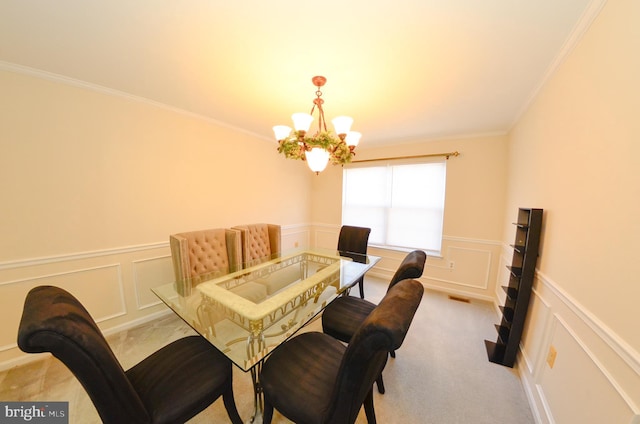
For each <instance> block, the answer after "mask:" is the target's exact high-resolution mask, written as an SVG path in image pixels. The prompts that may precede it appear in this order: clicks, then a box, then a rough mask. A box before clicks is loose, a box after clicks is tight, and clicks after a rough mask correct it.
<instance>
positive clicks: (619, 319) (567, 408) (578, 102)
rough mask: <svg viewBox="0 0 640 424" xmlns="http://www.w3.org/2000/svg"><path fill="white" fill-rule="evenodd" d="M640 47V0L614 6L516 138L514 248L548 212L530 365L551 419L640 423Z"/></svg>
mask: <svg viewBox="0 0 640 424" xmlns="http://www.w3.org/2000/svg"><path fill="white" fill-rule="evenodd" d="M638 52H640V2H637V1H635V0H616V1H608V2H607V3H606V5H605V6H604V8H603V9H602V10H601V12H600V14H599V16H598V17H597V18H596V20H595V21H594V22H593V24H592V25H591V27H590V28H589V29H588V31H587V32H586V33H585V35H584V37H583V38H582V39H581V41H580V42H579V43H578V45H577V46H576V47H575V48H574V50H573V51H572V52H571V54H570V55H569V56H568V57H567V58H566V60H565V61H564V63H563V64H561V65H560V67H559V68H558V70H557V71H556V72H555V74H554V75H553V77H552V78H551V79H550V80H549V81H548V82H547V84H546V85H545V86H544V87H543V89H542V91H541V92H540V94H539V96H538V97H537V99H536V101H535V102H534V103H533V104H532V105H531V107H530V109H529V110H528V111H527V112H526V114H525V115H524V116H523V117H522V119H520V121H519V123H518V125H517V126H516V127H515V128H514V129H513V131H512V132H511V134H510V137H509V157H508V163H509V174H508V178H507V181H508V185H507V193H508V194H507V203H506V210H505V212H504V213H505V215H506V217H507V219H505V220H504V221H503V222H504V225H505V230H504V234H505V236H504V243H505V244H506V243H508V242H510V241H512V237H513V234H514V230H513V228H512V227H511V226H509V224H508V223H509V222H511V221H512V220H513V219H514V218H515V214H516V209H517V207H519V206H531V207H539V208H543V209H544V210H545V212H544V220H543V242H542V247H541V252H540V253H541V255H540V258H539V261H538V274H537V278H536V282H535V292H534V297H533V300H532V304H531V308H530V310H531V311H532V312H531V314H530V317H529V322H528V328H527V331H526V333H525V337H524V342H523V346H522V348H523V357H522V361H521V365H520V372H521V374H522V375H523V380H524V382H525V386H526V388H527V390H528V391H529V394H530V397H531V399H532V403H533V404H534V405H535V406H536V411H537V413H538V415H539V421H540V422H556V423H574V422H580V423H602V422H612V423H613V422H615V423H630V422H634V423H638V422H640V409H639V406H640V320H639V316H640V315H639V312H638V311H639V308H638V299H640V279H639V277H638V272H637V260H638V259H637V257H638V243H637V241H638V240H639V239H640V221H639V219H638V217H640V159H639V158H640V119H638V113H639V111H640V55H639V54H638ZM509 255H510V253H509V252H508V251H507V249H505V253H504V261H508V258H509ZM504 278H506V276H505V277H504ZM551 345H553V346H554V348H555V349H556V350H557V352H558V353H557V359H556V362H555V365H554V367H553V368H551V367H550V366H549V365H547V364H546V362H545V359H546V355H547V352H548V350H549V346H551Z"/></svg>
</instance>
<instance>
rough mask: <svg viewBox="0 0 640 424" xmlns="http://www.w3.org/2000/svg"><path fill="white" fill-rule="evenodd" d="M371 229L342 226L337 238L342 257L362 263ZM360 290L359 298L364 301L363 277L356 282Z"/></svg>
mask: <svg viewBox="0 0 640 424" xmlns="http://www.w3.org/2000/svg"><path fill="white" fill-rule="evenodd" d="M370 233H371V228H365V227H353V226H350V225H343V226H342V228H340V235H339V236H338V251H339V252H340V254H341V255H342V256H346V257H350V258H351V259H353V260H354V261H356V262H362V260H363V256H361V255H366V254H367V244H368V243H369V234H370ZM358 287H359V288H360V298H361V299H364V276H362V277H360V279H359V280H358Z"/></svg>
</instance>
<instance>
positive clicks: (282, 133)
mask: <svg viewBox="0 0 640 424" xmlns="http://www.w3.org/2000/svg"><path fill="white" fill-rule="evenodd" d="M273 133H274V134H275V136H276V140H278V141H280V140H284V139H285V138H287V137H289V134H291V127H288V126H286V125H276V126H275V127H273Z"/></svg>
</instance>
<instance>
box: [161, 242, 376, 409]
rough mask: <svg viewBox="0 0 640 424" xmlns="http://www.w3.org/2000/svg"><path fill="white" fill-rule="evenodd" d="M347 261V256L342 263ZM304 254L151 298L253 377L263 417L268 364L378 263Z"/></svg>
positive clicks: (170, 288)
mask: <svg viewBox="0 0 640 424" xmlns="http://www.w3.org/2000/svg"><path fill="white" fill-rule="evenodd" d="M341 255H342V256H341ZM348 256H353V255H346V254H345V252H337V251H335V250H320V249H299V250H295V251H292V252H286V253H284V254H281V255H280V256H278V257H276V258H265V259H263V260H260V261H256V262H255V263H252V264H245V268H244V269H242V270H240V271H237V272H233V273H230V274H225V275H210V276H207V277H204V278H203V277H202V276H200V277H199V278H198V281H197V282H194V281H190V280H185V281H177V282H175V283H171V284H166V285H163V286H159V287H156V288H154V289H153V292H154V293H155V294H156V295H157V296H158V297H159V298H160V299H161V300H162V301H163V302H164V303H165V304H166V305H167V306H169V307H170V308H171V309H172V310H173V311H174V312H175V313H176V314H177V315H178V316H180V317H181V318H182V319H183V320H184V321H185V322H186V323H187V324H189V325H190V326H191V327H193V328H194V329H195V330H196V331H197V332H198V333H199V334H201V335H202V336H204V337H205V338H206V339H207V340H209V342H211V343H212V344H213V345H214V346H215V347H216V348H217V349H219V350H220V351H221V352H223V353H224V354H225V355H226V356H227V357H229V359H231V361H233V363H235V364H236V365H237V366H238V367H239V368H240V369H242V370H244V371H251V375H252V378H253V383H254V392H255V396H256V398H255V403H256V415H259V414H260V413H261V410H262V398H261V393H260V385H259V381H258V378H259V373H260V368H261V364H262V360H264V358H265V357H266V356H267V355H268V354H269V353H270V352H271V351H273V349H275V348H276V347H277V346H278V345H280V344H281V343H283V342H284V341H285V340H286V339H287V338H289V337H291V336H292V335H293V334H294V333H295V332H296V331H297V330H299V329H300V328H301V327H302V326H304V325H305V324H307V323H308V322H309V321H311V319H313V317H314V316H316V315H317V314H318V313H319V312H321V311H322V309H324V308H325V307H326V306H327V305H328V304H329V303H330V302H331V301H332V300H333V299H335V298H336V297H338V296H340V295H342V294H345V293H348V291H349V290H350V289H351V287H352V286H353V285H354V284H356V282H357V280H358V279H359V278H360V277H361V276H363V275H364V274H365V273H366V272H367V271H368V270H369V269H371V268H372V267H373V266H374V265H375V264H376V263H377V262H378V261H379V259H380V258H378V257H375V256H370V255H368V256H367V255H359V256H358V258H356V259H353V258H352V257H348Z"/></svg>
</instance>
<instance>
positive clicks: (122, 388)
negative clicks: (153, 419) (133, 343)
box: [18, 286, 150, 423]
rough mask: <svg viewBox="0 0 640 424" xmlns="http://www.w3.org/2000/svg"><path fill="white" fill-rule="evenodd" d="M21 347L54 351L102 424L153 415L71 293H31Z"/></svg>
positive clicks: (52, 290)
mask: <svg viewBox="0 0 640 424" xmlns="http://www.w3.org/2000/svg"><path fill="white" fill-rule="evenodd" d="M18 346H19V347H20V349H21V350H23V351H24V352H27V353H40V352H51V353H52V354H53V356H55V357H56V358H58V359H59V360H60V361H61V362H62V363H63V364H65V365H66V366H67V368H69V370H70V371H71V372H72V373H73V374H74V375H75V377H76V378H77V379H78V380H79V381H80V383H82V386H83V387H84V388H85V390H86V391H87V393H88V394H89V397H90V398H91V400H92V402H93V404H94V405H95V407H96V410H97V411H98V414H100V418H101V419H102V421H104V422H109V423H115V422H118V423H147V422H149V421H150V417H149V414H148V413H147V410H146V409H145V407H144V405H143V403H142V401H141V400H140V397H139V396H138V393H137V392H136V391H135V389H134V388H133V386H132V385H131V383H130V382H129V380H128V379H127V376H126V374H125V371H124V369H123V368H122V366H121V365H120V362H118V360H117V359H116V357H115V355H114V354H113V351H112V350H111V348H110V347H109V344H108V343H107V341H106V340H105V338H104V336H103V335H102V333H101V331H100V329H99V328H98V326H97V325H96V323H95V321H94V320H93V319H92V318H91V315H89V313H88V312H87V310H86V309H85V308H84V306H82V304H81V303H80V302H79V301H78V300H77V299H76V298H75V297H73V296H72V295H71V294H70V293H68V292H67V291H65V290H63V289H61V288H58V287H52V286H39V287H35V288H34V289H32V290H31V291H30V292H29V293H28V294H27V298H26V300H25V303H24V310H23V312H22V319H21V320H20V326H19V329H18Z"/></svg>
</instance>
